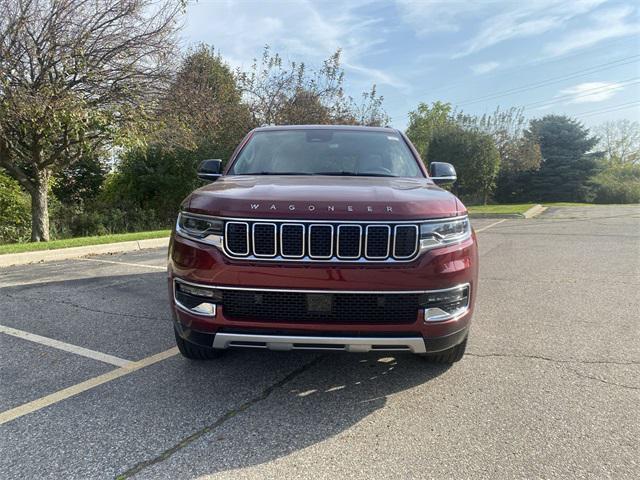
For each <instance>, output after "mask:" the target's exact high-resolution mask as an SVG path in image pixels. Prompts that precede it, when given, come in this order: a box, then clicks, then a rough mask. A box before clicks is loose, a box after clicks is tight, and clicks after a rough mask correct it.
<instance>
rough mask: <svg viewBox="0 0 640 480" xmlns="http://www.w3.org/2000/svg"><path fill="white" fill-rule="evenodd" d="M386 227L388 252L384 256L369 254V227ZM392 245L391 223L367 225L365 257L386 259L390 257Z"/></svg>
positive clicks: (368, 258)
mask: <svg viewBox="0 0 640 480" xmlns="http://www.w3.org/2000/svg"><path fill="white" fill-rule="evenodd" d="M380 227H383V228H386V229H387V253H386V254H385V255H383V256H377V257H373V256H370V255H369V252H368V250H369V229H370V228H380ZM390 246H391V227H390V226H389V225H382V224H372V225H367V228H365V230H364V258H366V259H367V260H386V259H387V258H389V247H390Z"/></svg>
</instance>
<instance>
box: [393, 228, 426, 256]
mask: <svg viewBox="0 0 640 480" xmlns="http://www.w3.org/2000/svg"><path fill="white" fill-rule="evenodd" d="M399 228H414V229H415V231H416V244H415V246H414V247H413V252H411V255H405V256H398V255H396V237H397V236H398V229H399ZM419 245H420V227H418V225H396V226H395V227H393V258H395V259H396V260H406V259H407V258H413V257H414V255H415V254H416V252H417V251H418V246H419Z"/></svg>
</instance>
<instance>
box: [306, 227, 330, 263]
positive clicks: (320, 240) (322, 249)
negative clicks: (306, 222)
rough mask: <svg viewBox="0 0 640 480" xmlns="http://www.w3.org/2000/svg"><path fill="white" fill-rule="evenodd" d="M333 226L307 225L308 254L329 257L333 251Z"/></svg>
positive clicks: (316, 256)
mask: <svg viewBox="0 0 640 480" xmlns="http://www.w3.org/2000/svg"><path fill="white" fill-rule="evenodd" d="M332 243H333V227H332V226H331V225H310V226H309V255H310V256H311V257H315V258H329V257H330V256H331V254H332V253H333V252H332V250H333V248H332V247H333V245H332Z"/></svg>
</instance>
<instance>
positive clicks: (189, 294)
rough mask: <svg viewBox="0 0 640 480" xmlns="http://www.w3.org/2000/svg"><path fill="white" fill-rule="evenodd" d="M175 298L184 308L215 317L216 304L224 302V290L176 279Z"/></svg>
mask: <svg viewBox="0 0 640 480" xmlns="http://www.w3.org/2000/svg"><path fill="white" fill-rule="evenodd" d="M174 300H175V302H176V305H178V306H179V307H180V308H182V309H183V310H186V311H188V312H192V313H195V314H198V315H206V316H209V317H214V316H215V315H216V304H219V303H221V302H222V291H221V290H218V289H216V288H209V287H205V286H200V285H191V284H187V283H183V282H181V281H179V280H176V282H175V298H174Z"/></svg>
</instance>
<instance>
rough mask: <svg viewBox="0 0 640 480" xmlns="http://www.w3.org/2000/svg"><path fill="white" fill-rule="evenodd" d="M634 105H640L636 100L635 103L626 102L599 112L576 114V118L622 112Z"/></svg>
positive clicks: (639, 101)
mask: <svg viewBox="0 0 640 480" xmlns="http://www.w3.org/2000/svg"><path fill="white" fill-rule="evenodd" d="M635 105H640V100H636V101H633V102H627V103H621V104H618V105H611V106H609V107H606V108H602V109H599V110H591V111H589V112H584V113H581V114H578V115H576V117H578V118H584V117H592V116H594V115H600V114H601V113H609V112H615V111H618V110H624V109H626V108H630V107H633V106H635Z"/></svg>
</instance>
